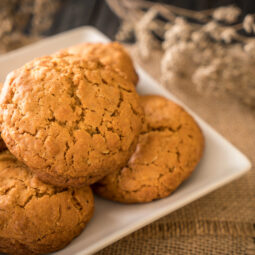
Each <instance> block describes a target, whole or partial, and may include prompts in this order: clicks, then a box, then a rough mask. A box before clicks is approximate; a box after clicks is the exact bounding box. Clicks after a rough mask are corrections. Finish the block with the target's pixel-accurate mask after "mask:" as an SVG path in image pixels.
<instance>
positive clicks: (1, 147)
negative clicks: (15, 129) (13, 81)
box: [0, 82, 6, 152]
mask: <svg viewBox="0 0 255 255" xmlns="http://www.w3.org/2000/svg"><path fill="white" fill-rule="evenodd" d="M2 87H3V83H1V82H0V94H1V91H2ZM3 150H6V145H5V143H4V141H3V139H2V137H1V133H0V152H1V151H3Z"/></svg>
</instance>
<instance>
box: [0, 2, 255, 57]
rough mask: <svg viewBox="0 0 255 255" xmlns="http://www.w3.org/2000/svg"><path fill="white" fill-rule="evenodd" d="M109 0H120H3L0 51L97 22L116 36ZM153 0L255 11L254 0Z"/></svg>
mask: <svg viewBox="0 0 255 255" xmlns="http://www.w3.org/2000/svg"><path fill="white" fill-rule="evenodd" d="M107 2H118V1H104V0H1V1H0V24H1V27H0V44H1V45H0V51H1V52H4V51H6V50H12V49H15V48H18V47H20V46H21V45H24V44H26V43H29V42H30V41H33V40H35V38H36V37H38V36H49V35H53V34H56V33H59V32H62V31H66V30H69V29H72V28H75V27H79V26H83V25H92V26H95V27H97V28H98V29H99V30H101V31H102V32H103V33H105V34H106V35H107V36H109V37H110V38H111V39H114V38H115V34H116V33H117V31H118V28H119V26H120V24H121V20H120V18H119V17H118V16H117V15H116V13H114V12H113V10H112V9H111V8H110V7H109V5H108V4H107ZM119 2H122V1H119ZM124 2H131V3H132V2H139V1H134V0H129V1H124ZM150 2H154V3H167V4H171V5H175V6H178V7H182V8H188V9H191V10H198V11H201V10H206V9H211V8H215V7H218V6H223V5H229V4H235V5H237V6H239V7H240V8H241V10H242V15H245V14H247V13H254V12H255V1H254V0H163V1H150Z"/></svg>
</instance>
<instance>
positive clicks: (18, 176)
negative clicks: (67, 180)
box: [0, 150, 94, 255]
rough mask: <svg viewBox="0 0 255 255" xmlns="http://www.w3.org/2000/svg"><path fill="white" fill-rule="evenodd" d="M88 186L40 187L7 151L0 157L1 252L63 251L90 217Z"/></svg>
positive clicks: (33, 177)
mask: <svg viewBox="0 0 255 255" xmlns="http://www.w3.org/2000/svg"><path fill="white" fill-rule="evenodd" d="M93 208H94V198H93V194H92V192H91V189H90V188H89V187H88V186H85V187H82V188H80V189H79V188H59V187H55V186H52V185H48V184H44V183H42V182H41V181H40V180H39V179H38V178H37V177H36V176H35V175H34V174H33V173H32V172H30V171H29V170H28V168H27V166H25V165H24V164H23V163H21V162H20V161H18V160H17V159H16V158H15V157H14V156H13V155H12V154H10V152H9V151H7V150H6V151H4V152H1V153H0V252H1V253H8V254H26V255H28V254H42V253H49V252H53V251H56V250H59V249H62V248H64V247H65V246H66V245H67V244H68V243H70V242H71V241H72V239H73V238H75V237H76V236H77V235H79V234H80V232H81V231H82V230H83V229H84V227H85V226H86V224H87V222H88V221H89V220H90V218H91V217H92V214H93Z"/></svg>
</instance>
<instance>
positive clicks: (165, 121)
mask: <svg viewBox="0 0 255 255" xmlns="http://www.w3.org/2000/svg"><path fill="white" fill-rule="evenodd" d="M140 101H141V104H142V106H143V108H144V113H145V123H144V127H143V130H142V132H141V134H140V136H139V141H138V144H137V147H136V151H135V152H134V154H133V155H132V156H131V158H130V160H129V162H128V164H127V166H126V167H124V168H123V169H121V170H119V171H116V172H114V173H112V174H110V175H108V176H106V177H105V178H103V179H102V180H100V181H99V182H98V183H95V184H94V185H93V189H94V191H95V192H96V193H97V194H99V195H100V196H102V197H104V198H107V199H110V200H114V201H118V202H123V203H142V202H149V201H152V200H154V199H159V198H163V197H166V196H168V195H169V194H171V193H172V192H173V191H174V190H175V189H176V188H177V187H178V186H179V185H180V184H181V183H182V182H183V181H184V180H185V179H186V178H187V177H189V175H190V174H191V173H192V171H193V170H194V169H195V167H196V165H197V164H198V162H199V161H200V158H201V156H202V153H203V148H204V138H203V135H202V133H201V130H200V128H199V127H198V125H197V124H196V122H195V121H194V120H193V118H192V117H191V116H190V115H189V114H188V113H187V112H186V111H185V110H184V109H183V108H182V107H180V106H178V105H177V104H175V103H173V102H171V101H169V100H167V99H165V98H163V97H160V96H153V95H151V96H141V97H140Z"/></svg>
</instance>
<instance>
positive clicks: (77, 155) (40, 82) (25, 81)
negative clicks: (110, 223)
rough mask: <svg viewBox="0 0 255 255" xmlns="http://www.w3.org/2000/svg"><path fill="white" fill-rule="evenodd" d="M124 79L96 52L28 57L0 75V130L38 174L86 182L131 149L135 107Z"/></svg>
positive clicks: (138, 120) (121, 161)
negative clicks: (91, 56)
mask: <svg viewBox="0 0 255 255" xmlns="http://www.w3.org/2000/svg"><path fill="white" fill-rule="evenodd" d="M130 84H131V83H130V82H129V81H127V80H126V79H124V78H123V77H121V76H120V75H119V74H118V73H117V72H115V71H114V70H113V69H111V68H110V67H109V66H105V65H104V64H102V63H101V62H100V61H98V60H89V61H85V60H83V59H81V58H80V57H77V56H74V55H70V54H59V55H53V56H45V57H42V58H38V59H35V60H33V61H31V62H30V63H28V64H26V65H24V66H23V67H21V68H19V69H17V70H15V71H13V72H11V73H10V74H9V75H8V77H7V79H6V81H5V83H4V88H3V91H2V92H4V93H2V94H1V98H0V119H1V120H2V123H1V132H2V138H3V140H4V141H5V143H6V145H7V147H8V149H9V150H10V151H11V153H12V154H13V155H14V156H15V157H16V158H18V159H19V160H20V161H22V162H23V163H25V164H26V165H27V166H28V167H29V168H31V170H32V171H33V172H34V173H36V174H37V176H38V177H39V178H40V179H41V180H42V181H44V182H47V183H50V184H53V185H57V186H69V185H71V186H79V185H88V184H91V183H94V182H96V181H97V180H99V179H101V178H102V177H104V176H105V175H107V174H110V173H111V172H113V171H116V170H117V169H119V168H120V167H123V166H124V165H125V164H126V163H127V161H128V159H129V157H130V156H131V155H132V153H133V151H134V150H135V147H136V143H137V140H138V136H139V133H140V130H141V128H142V116H143V110H142V107H141V105H140V102H139V97H138V95H137V93H136V91H135V88H134V86H132V85H130Z"/></svg>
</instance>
